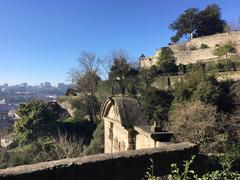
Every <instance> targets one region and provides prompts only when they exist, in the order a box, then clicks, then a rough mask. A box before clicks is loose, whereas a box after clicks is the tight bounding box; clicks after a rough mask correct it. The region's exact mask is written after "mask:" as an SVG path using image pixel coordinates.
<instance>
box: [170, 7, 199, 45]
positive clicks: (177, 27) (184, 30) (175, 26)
mask: <svg viewBox="0 0 240 180" xmlns="http://www.w3.org/2000/svg"><path fill="white" fill-rule="evenodd" d="M198 12H199V10H198V9H197V8H189V9H187V10H185V11H184V12H183V14H181V15H180V16H179V17H178V18H177V20H176V21H175V22H174V23H172V24H170V26H169V28H170V29H172V30H174V31H176V34H175V36H173V37H172V38H171V40H172V42H177V41H178V40H179V39H180V38H181V37H182V36H188V37H189V38H190V39H192V38H193V34H194V31H195V30H196V28H197V27H196V26H197V22H196V16H197V13H198Z"/></svg>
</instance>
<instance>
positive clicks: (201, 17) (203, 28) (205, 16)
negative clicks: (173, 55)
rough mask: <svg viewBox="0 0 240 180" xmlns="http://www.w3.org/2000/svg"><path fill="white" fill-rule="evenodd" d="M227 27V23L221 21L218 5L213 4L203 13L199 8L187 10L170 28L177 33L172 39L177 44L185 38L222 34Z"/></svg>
mask: <svg viewBox="0 0 240 180" xmlns="http://www.w3.org/2000/svg"><path fill="white" fill-rule="evenodd" d="M225 25H226V23H225V21H224V20H222V19H221V9H220V8H219V6H218V5H216V4H212V5H208V6H207V7H206V8H205V9H204V10H202V11H199V10H198V9H197V8H189V9H187V10H185V11H184V12H183V13H182V14H181V15H180V16H179V17H178V18H177V20H176V21H175V22H174V23H172V24H170V26H169V28H170V29H172V30H173V31H175V32H176V34H175V35H174V36H173V37H172V38H171V40H172V42H177V41H179V40H180V38H182V37H183V36H188V37H189V39H192V38H193V37H200V36H207V35H211V34H215V33H222V32H223V31H224V27H225Z"/></svg>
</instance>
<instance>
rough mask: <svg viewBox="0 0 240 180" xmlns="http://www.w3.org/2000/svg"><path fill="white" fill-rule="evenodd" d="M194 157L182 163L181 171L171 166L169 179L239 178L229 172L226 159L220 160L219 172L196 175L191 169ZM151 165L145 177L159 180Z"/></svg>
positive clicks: (237, 174)
mask: <svg viewBox="0 0 240 180" xmlns="http://www.w3.org/2000/svg"><path fill="white" fill-rule="evenodd" d="M194 159H195V156H192V158H191V159H190V160H186V161H184V164H183V169H180V168H179V167H178V166H177V164H171V174H170V175H171V179H173V180H183V179H184V180H210V179H211V180H220V179H227V180H236V179H239V178H240V174H239V173H238V172H234V171H232V170H231V165H232V164H231V160H229V159H228V158H226V156H225V157H222V158H220V160H219V161H220V164H221V168H220V169H221V170H214V171H212V172H208V173H205V174H203V175H201V176H200V175H198V174H197V173H196V172H195V171H194V170H193V169H192V165H193V163H194ZM151 162H152V164H151V166H150V168H148V169H147V171H146V175H145V177H146V178H147V179H151V180H160V179H162V178H161V177H158V176H155V175H154V173H153V169H154V165H153V161H152V160H151Z"/></svg>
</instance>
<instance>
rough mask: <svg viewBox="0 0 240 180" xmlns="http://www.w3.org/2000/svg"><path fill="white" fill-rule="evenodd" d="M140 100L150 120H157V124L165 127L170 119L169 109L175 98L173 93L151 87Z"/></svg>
mask: <svg viewBox="0 0 240 180" xmlns="http://www.w3.org/2000/svg"><path fill="white" fill-rule="evenodd" d="M139 100H140V104H141V106H142V108H143V109H144V114H145V115H146V117H147V118H148V120H149V121H150V122H153V121H157V124H158V125H160V126H162V127H163V126H164V124H165V122H166V121H167V120H168V111H169V108H170V105H171V102H172V100H173V96H172V94H171V93H170V92H167V91H163V90H158V89H156V88H150V89H148V90H147V91H146V92H145V93H144V94H143V95H142V96H141V97H140V99H139Z"/></svg>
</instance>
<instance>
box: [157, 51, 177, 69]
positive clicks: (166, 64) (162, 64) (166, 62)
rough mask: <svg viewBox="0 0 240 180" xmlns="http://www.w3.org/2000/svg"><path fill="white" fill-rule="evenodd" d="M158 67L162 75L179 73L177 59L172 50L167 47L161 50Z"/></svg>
mask: <svg viewBox="0 0 240 180" xmlns="http://www.w3.org/2000/svg"><path fill="white" fill-rule="evenodd" d="M157 65H158V69H159V71H160V73H163V74H167V73H175V72H177V65H176V58H175V57H174V53H173V52H172V50H171V49H170V48H168V47H165V48H162V49H161V53H160V57H159V61H158V63H157Z"/></svg>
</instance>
